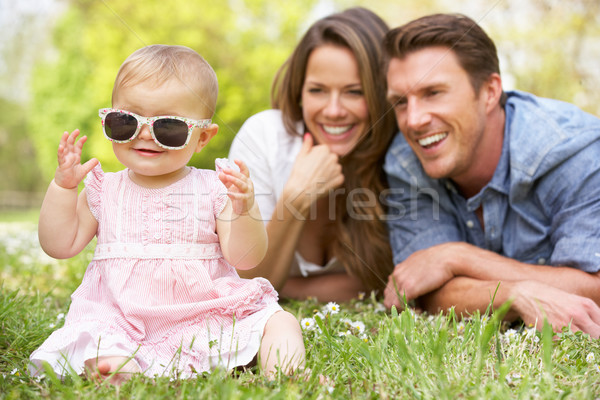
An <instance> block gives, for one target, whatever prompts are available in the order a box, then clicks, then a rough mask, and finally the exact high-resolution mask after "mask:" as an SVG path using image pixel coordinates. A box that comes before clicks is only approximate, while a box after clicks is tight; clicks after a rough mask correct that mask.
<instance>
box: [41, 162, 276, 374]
mask: <svg viewBox="0 0 600 400" xmlns="http://www.w3.org/2000/svg"><path fill="white" fill-rule="evenodd" d="M85 184H86V192H87V198H88V204H89V207H90V210H91V211H92V214H93V215H94V217H95V218H96V219H97V220H98V232H97V239H98V240H97V247H96V251H95V254H94V258H93V260H92V262H91V263H90V264H89V266H88V268H87V270H86V272H85V275H84V277H83V282H82V283H81V285H80V286H79V288H78V289H77V290H76V291H75V292H74V293H73V295H72V296H71V299H72V302H71V306H70V308H69V312H68V314H67V316H66V318H65V324H64V327H62V328H60V329H58V330H57V331H55V332H53V333H52V335H51V336H50V337H49V338H48V339H47V340H46V341H45V342H44V343H43V344H42V345H41V346H40V347H39V348H38V349H37V350H36V351H34V352H33V354H32V355H31V361H32V364H33V365H32V367H31V371H32V373H33V374H34V375H35V374H37V373H41V371H40V370H39V368H40V366H41V364H42V362H43V361H46V362H48V363H49V364H50V365H51V366H52V368H53V369H54V371H55V372H56V373H57V374H59V375H61V376H63V375H65V374H66V373H67V372H66V371H69V370H72V371H74V372H75V373H77V374H80V373H82V372H83V370H84V362H85V360H88V359H93V358H96V357H97V356H125V357H130V356H133V359H134V360H135V361H136V362H137V363H138V364H139V366H140V367H141V369H142V370H143V371H144V373H145V374H146V375H148V376H171V377H190V376H193V375H194V374H195V373H199V372H202V371H208V370H211V369H212V368H215V367H217V366H220V367H223V368H227V369H229V368H233V367H236V366H239V365H246V364H248V363H249V362H250V361H252V359H253V358H254V356H255V355H256V354H257V352H258V348H259V346H260V341H261V338H262V334H263V329H264V326H265V323H266V321H267V320H268V319H269V317H270V316H271V315H273V314H274V313H275V312H277V311H279V310H281V307H280V306H279V305H278V303H277V292H276V291H275V290H274V289H273V287H272V286H271V284H270V283H269V282H268V281H267V280H265V279H263V278H255V279H242V278H240V277H239V276H238V274H237V272H236V270H235V268H234V267H233V266H231V265H230V264H229V263H228V262H227V261H226V260H225V259H224V258H223V255H222V253H221V250H220V246H219V240H218V236H217V234H216V232H215V228H216V217H217V216H218V215H219V214H220V213H221V211H222V210H223V208H224V207H225V205H226V202H227V195H226V188H225V186H224V185H223V184H222V183H221V182H220V181H219V179H218V177H217V174H216V173H215V171H209V170H200V169H194V168H192V169H191V172H190V173H189V174H188V175H187V176H186V177H185V178H183V179H181V180H180V181H178V182H175V183H174V184H172V185H170V186H168V187H165V188H160V189H148V188H144V187H141V186H138V185H136V184H135V183H133V182H132V181H131V179H130V178H129V175H128V170H124V171H121V172H117V173H106V174H105V173H104V172H103V171H102V169H101V168H100V166H98V167H96V168H95V169H94V170H93V171H92V172H90V174H89V175H88V177H87V178H86V181H85ZM57 234H60V232H57Z"/></svg>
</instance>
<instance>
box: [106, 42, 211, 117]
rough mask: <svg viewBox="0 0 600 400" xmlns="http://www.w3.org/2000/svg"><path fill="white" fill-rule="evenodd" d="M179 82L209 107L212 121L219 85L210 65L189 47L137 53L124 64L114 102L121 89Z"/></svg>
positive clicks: (148, 48) (151, 48) (163, 47)
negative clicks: (150, 83)
mask: <svg viewBox="0 0 600 400" xmlns="http://www.w3.org/2000/svg"><path fill="white" fill-rule="evenodd" d="M173 78H175V79H179V80H180V81H181V82H182V83H183V84H184V85H185V86H187V87H188V88H189V89H190V90H191V91H192V92H193V93H194V95H195V96H197V97H198V100H199V101H200V102H201V103H202V104H203V105H204V107H205V108H206V112H207V113H209V114H210V115H206V118H212V116H213V114H214V112H215V107H216V104H217V96H218V93H219V84H218V82H217V75H216V74H215V71H214V70H213V69H212V67H211V66H210V64H208V62H206V60H205V59H204V58H203V57H202V56H201V55H200V54H198V53H197V52H195V51H194V50H192V49H190V48H189V47H185V46H170V45H163V44H153V45H150V46H146V47H142V48H141V49H138V50H136V51H134V52H133V53H132V54H131V55H130V56H129V57H127V59H126V60H125V61H124V62H123V64H121V68H119V72H118V73H117V77H116V79H115V84H114V87H113V92H112V99H113V101H114V99H115V94H116V93H117V91H118V90H119V88H123V87H128V86H133V85H137V84H139V83H141V82H145V81H154V83H155V84H156V85H157V86H160V85H161V84H163V83H164V82H166V81H168V80H169V79H173Z"/></svg>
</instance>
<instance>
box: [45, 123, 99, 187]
mask: <svg viewBox="0 0 600 400" xmlns="http://www.w3.org/2000/svg"><path fill="white" fill-rule="evenodd" d="M77 136H79V129H75V130H74V131H73V132H72V133H70V134H69V132H65V133H63V135H62V137H61V138H60V144H59V145H58V167H57V168H56V173H55V174H54V182H55V183H56V184H57V185H58V186H60V187H63V188H65V189H73V188H76V187H77V185H79V182H81V181H82V180H83V179H84V178H85V176H86V175H87V174H88V172H90V171H91V170H92V169H93V168H94V167H95V166H96V165H98V160H96V159H95V158H92V159H91V160H89V161H88V162H86V163H85V164H81V149H82V148H83V144H84V143H85V142H86V140H87V136H83V137H81V138H79V140H78V139H77Z"/></svg>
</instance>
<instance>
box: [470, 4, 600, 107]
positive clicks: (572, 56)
mask: <svg viewBox="0 0 600 400" xmlns="http://www.w3.org/2000/svg"><path fill="white" fill-rule="evenodd" d="M479 7H480V9H479V12H480V15H483V17H482V20H483V25H484V27H485V28H486V30H487V31H488V33H489V34H490V36H491V37H492V39H494V41H495V42H496V46H497V47H498V52H499V53H500V54H501V57H502V59H501V67H502V69H503V70H504V71H506V72H507V78H508V79H507V82H508V83H509V86H510V87H512V88H516V89H520V90H524V91H527V92H531V93H534V94H536V95H538V96H543V97H550V98H556V99H560V100H563V101H567V102H571V103H575V104H576V105H578V106H579V107H581V108H583V109H584V110H586V111H588V112H591V113H593V114H596V115H600V92H599V91H598V90H596V89H597V88H598V87H600V70H599V69H598V59H599V58H600V0H570V1H568V2H565V1H559V0H530V1H527V2H498V3H496V4H495V5H494V7H491V6H490V5H480V6H479ZM483 7H488V10H489V12H488V13H486V14H484V13H483V11H484V10H483ZM502 64H504V65H502Z"/></svg>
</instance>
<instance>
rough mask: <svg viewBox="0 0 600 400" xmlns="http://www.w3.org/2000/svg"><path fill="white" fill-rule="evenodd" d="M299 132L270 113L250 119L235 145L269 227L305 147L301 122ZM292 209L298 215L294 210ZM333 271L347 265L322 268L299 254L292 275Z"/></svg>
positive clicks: (275, 112)
mask: <svg viewBox="0 0 600 400" xmlns="http://www.w3.org/2000/svg"><path fill="white" fill-rule="evenodd" d="M297 132H298V134H297V135H290V134H289V133H287V132H286V130H285V127H284V126H283V121H282V120H281V111H279V110H267V111H262V112H260V113H258V114H256V115H253V116H252V117H250V118H248V120H247V121H246V122H244V125H243V126H242V127H241V129H240V131H239V132H238V134H237V135H236V137H235V139H234V140H233V143H232V144H231V149H230V151H229V158H230V159H232V160H233V159H238V160H242V161H244V162H245V163H246V165H248V169H249V170H250V178H251V179H252V182H253V183H254V194H255V196H256V201H257V203H258V207H259V209H260V213H261V215H262V218H263V220H264V222H265V224H266V223H268V222H269V221H271V219H272V218H273V212H274V210H275V205H276V204H277V201H278V200H279V199H280V198H281V193H282V191H283V188H284V186H285V184H286V183H287V180H288V178H289V176H290V173H291V171H292V167H293V165H294V162H295V161H296V157H297V156H298V153H299V152H300V149H301V147H302V135H303V132H304V129H303V126H302V123H301V122H300V123H299V124H298V126H297ZM288 207H292V205H291V204H290V205H289V206H288ZM290 210H291V211H292V212H294V210H293V209H290ZM275 217H277V216H275ZM331 272H344V268H343V266H342V265H341V264H340V263H339V262H337V261H336V259H331V260H330V261H329V262H328V263H327V264H326V265H324V266H320V265H316V264H314V263H311V262H309V261H306V260H305V259H304V258H302V256H301V255H300V254H299V253H298V252H296V253H295V257H294V262H293V263H292V267H291V271H290V276H305V277H306V276H309V275H315V274H323V273H331Z"/></svg>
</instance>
